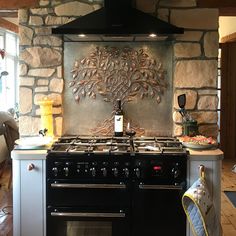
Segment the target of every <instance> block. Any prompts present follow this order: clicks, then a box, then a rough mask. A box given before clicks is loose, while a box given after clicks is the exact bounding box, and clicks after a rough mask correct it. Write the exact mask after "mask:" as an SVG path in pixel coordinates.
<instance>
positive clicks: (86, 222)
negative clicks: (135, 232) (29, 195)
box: [47, 207, 129, 236]
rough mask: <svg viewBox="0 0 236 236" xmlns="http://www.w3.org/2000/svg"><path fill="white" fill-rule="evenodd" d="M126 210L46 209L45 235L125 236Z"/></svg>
mask: <svg viewBox="0 0 236 236" xmlns="http://www.w3.org/2000/svg"><path fill="white" fill-rule="evenodd" d="M127 219H128V218H127V210H124V211H122V210H121V211H120V210H118V209H117V210H114V211H111V210H109V209H107V210H104V209H103V210H102V209H99V208H97V209H89V208H87V209H81V208H76V207H73V208H63V207H59V208H54V207H48V212H47V235H49V236H51V235H57V236H120V235H122V236H126V235H129V222H128V220H127Z"/></svg>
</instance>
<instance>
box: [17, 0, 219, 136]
mask: <svg viewBox="0 0 236 236" xmlns="http://www.w3.org/2000/svg"><path fill="white" fill-rule="evenodd" d="M102 2H103V1H102V0H80V1H73V0H65V1H59V0H51V1H49V0H41V1H40V7H39V8H36V9H22V10H19V27H20V92H19V94H20V133H21V135H33V134H37V133H38V130H39V129H40V110H39V106H38V105H37V101H38V100H40V99H41V98H42V97H44V96H45V95H47V96H49V97H50V98H52V99H53V101H54V104H53V117H54V128H55V129H54V130H55V135H61V133H62V130H63V127H62V118H63V111H62V102H63V101H62V94H63V89H64V80H63V42H62V40H61V38H60V37H59V36H55V35H52V34H51V27H54V26H59V25H61V24H64V23H66V22H69V21H71V20H73V19H75V18H76V17H78V16H82V15H85V14H87V13H89V12H91V11H94V10H96V9H98V8H100V7H101V4H102ZM136 7H137V8H138V9H140V10H142V11H144V12H146V13H149V14H152V15H154V16H158V17H159V18H161V19H163V20H165V21H168V22H170V23H172V24H175V25H177V26H180V27H184V28H185V33H184V34H183V35H180V36H177V37H176V40H175V41H174V42H173V52H174V62H173V63H174V65H173V68H174V69H173V75H174V78H173V81H174V82H173V85H174V96H173V107H174V108H173V120H174V122H175V125H174V127H173V134H174V135H180V134H181V122H182V118H181V116H180V114H179V113H178V112H177V109H178V105H177V96H178V95H179V94H181V93H186V95H187V105H186V108H187V109H188V111H189V112H190V113H191V115H192V117H193V118H195V119H197V121H198V123H199V125H200V126H199V130H200V132H201V133H203V134H205V135H210V136H214V137H216V136H217V133H218V126H217V121H218V117H217V106H218V97H217V55H218V10H217V9H200V8H197V6H196V0H178V1H177V0H159V1H158V0H136ZM171 63H172V62H171Z"/></svg>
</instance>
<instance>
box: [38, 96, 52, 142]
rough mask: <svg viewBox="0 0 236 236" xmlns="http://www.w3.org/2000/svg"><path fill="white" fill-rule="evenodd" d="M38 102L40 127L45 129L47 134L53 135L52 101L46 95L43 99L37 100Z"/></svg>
mask: <svg viewBox="0 0 236 236" xmlns="http://www.w3.org/2000/svg"><path fill="white" fill-rule="evenodd" d="M38 104H39V105H40V113H41V129H47V136H50V137H53V116H52V104H53V101H52V100H50V99H49V98H48V97H44V98H43V100H41V101H38Z"/></svg>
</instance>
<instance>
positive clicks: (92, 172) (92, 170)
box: [89, 167, 96, 177]
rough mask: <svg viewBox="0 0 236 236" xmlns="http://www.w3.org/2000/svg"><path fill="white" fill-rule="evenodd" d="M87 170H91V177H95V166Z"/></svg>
mask: <svg viewBox="0 0 236 236" xmlns="http://www.w3.org/2000/svg"><path fill="white" fill-rule="evenodd" d="M89 170H90V172H91V175H92V176H93V177H95V176H96V169H95V167H92V168H90V169H89Z"/></svg>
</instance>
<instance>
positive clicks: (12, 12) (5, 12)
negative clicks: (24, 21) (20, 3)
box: [0, 10, 18, 18]
mask: <svg viewBox="0 0 236 236" xmlns="http://www.w3.org/2000/svg"><path fill="white" fill-rule="evenodd" d="M0 17H12V18H17V17H18V11H17V10H0Z"/></svg>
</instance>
